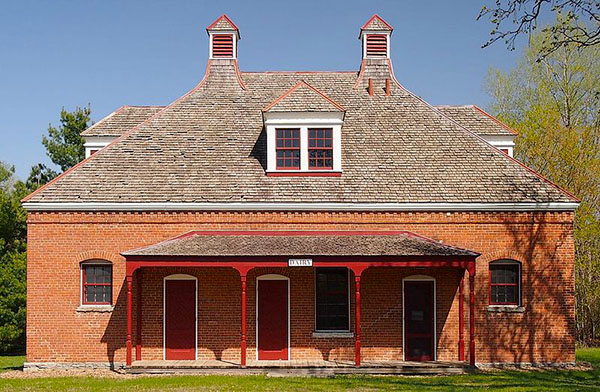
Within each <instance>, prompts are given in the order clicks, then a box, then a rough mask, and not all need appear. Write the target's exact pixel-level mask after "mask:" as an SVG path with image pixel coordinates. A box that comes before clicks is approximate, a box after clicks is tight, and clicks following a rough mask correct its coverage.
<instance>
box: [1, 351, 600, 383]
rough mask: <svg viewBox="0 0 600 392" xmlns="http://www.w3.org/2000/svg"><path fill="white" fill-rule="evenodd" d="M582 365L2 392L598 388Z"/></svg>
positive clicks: (597, 373)
mask: <svg viewBox="0 0 600 392" xmlns="http://www.w3.org/2000/svg"><path fill="white" fill-rule="evenodd" d="M577 359H578V360H579V361H587V362H590V363H592V364H593V366H594V370H591V371H578V370H546V371H502V372H494V373H478V374H468V375H459V376H442V377H367V376H365V377H363V376H343V377H342V376H340V377H334V378H299V377H298V378H267V377H264V376H235V377H234V376H164V377H137V378H129V379H98V378H90V377H57V378H32V379H0V390H7V391H36V390H66V391H75V390H77V391H79V390H91V391H96V390H98V391H99V390H103V391H104V390H109V391H110V390H133V391H140V390H177V391H189V390H208V391H346V390H354V391H374V390H417V389H418V390H421V389H423V390H434V391H435V390H461V391H462V390H473V389H480V388H486V389H494V390H511V391H513V390H518V391H540V390H544V391H562V390H574V391H575V390H577V391H586V390H590V391H592V390H596V391H598V390H600V349H598V348H596V349H580V350H578V351H577ZM22 362H23V357H0V371H2V370H6V369H11V368H14V367H15V366H20V364H22Z"/></svg>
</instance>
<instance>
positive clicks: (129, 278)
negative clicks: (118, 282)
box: [125, 275, 133, 366]
mask: <svg viewBox="0 0 600 392" xmlns="http://www.w3.org/2000/svg"><path fill="white" fill-rule="evenodd" d="M125 279H126V282H127V344H126V347H127V356H126V359H125V361H126V362H125V363H126V365H127V366H131V332H132V324H133V322H132V320H131V318H132V317H131V313H132V312H131V310H132V309H131V308H132V298H131V286H132V280H133V277H132V276H131V275H127V277H126V278H125Z"/></svg>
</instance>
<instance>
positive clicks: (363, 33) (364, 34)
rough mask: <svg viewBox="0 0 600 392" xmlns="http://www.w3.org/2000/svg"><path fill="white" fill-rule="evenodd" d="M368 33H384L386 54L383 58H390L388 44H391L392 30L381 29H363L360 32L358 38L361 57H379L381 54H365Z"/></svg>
mask: <svg viewBox="0 0 600 392" xmlns="http://www.w3.org/2000/svg"><path fill="white" fill-rule="evenodd" d="M369 34H379V35H385V36H387V39H386V42H387V48H386V49H387V54H386V57H385V58H388V59H389V58H390V46H391V39H390V38H391V37H392V32H391V31H381V30H363V31H361V33H360V39H361V41H362V47H363V59H380V58H381V56H367V35H369Z"/></svg>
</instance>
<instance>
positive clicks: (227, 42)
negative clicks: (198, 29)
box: [212, 34, 233, 58]
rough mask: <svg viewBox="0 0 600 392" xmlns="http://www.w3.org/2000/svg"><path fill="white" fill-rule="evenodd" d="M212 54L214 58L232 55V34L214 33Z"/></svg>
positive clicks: (230, 56)
mask: <svg viewBox="0 0 600 392" xmlns="http://www.w3.org/2000/svg"><path fill="white" fill-rule="evenodd" d="M212 45H213V50H212V55H213V57H215V58H232V57H233V35H232V34H214V35H213V36H212Z"/></svg>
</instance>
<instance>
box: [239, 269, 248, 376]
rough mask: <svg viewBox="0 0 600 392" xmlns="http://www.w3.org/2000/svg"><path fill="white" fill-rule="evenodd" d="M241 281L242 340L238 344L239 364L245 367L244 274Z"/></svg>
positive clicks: (241, 275)
mask: <svg viewBox="0 0 600 392" xmlns="http://www.w3.org/2000/svg"><path fill="white" fill-rule="evenodd" d="M240 280H241V282H242V342H241V345H240V348H241V350H240V358H241V360H240V364H241V366H242V367H246V328H247V326H246V275H244V274H240Z"/></svg>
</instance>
